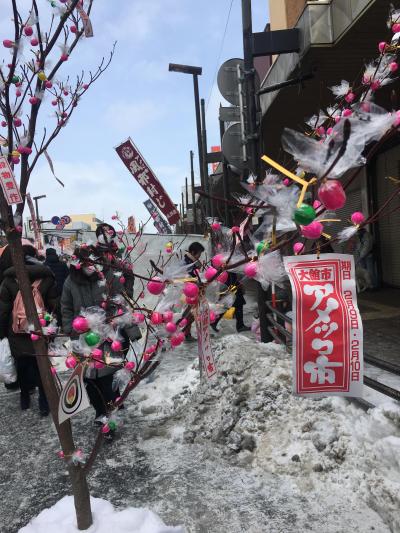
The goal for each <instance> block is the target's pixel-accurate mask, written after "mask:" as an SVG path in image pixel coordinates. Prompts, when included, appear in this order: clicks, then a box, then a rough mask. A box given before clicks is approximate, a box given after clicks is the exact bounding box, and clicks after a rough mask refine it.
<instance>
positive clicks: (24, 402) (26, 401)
mask: <svg viewBox="0 0 400 533" xmlns="http://www.w3.org/2000/svg"><path fill="white" fill-rule="evenodd" d="M20 402H21V409H22V411H26V410H27V409H29V407H30V406H31V399H30V397H29V392H25V391H24V392H21V396H20Z"/></svg>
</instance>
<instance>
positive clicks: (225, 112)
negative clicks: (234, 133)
mask: <svg viewBox="0 0 400 533" xmlns="http://www.w3.org/2000/svg"><path fill="white" fill-rule="evenodd" d="M219 120H220V121H221V122H240V109H239V107H235V106H234V107H220V108H219Z"/></svg>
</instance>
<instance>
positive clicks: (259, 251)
mask: <svg viewBox="0 0 400 533" xmlns="http://www.w3.org/2000/svg"><path fill="white" fill-rule="evenodd" d="M268 248H269V243H268V242H265V241H261V242H259V243H258V244H257V247H256V252H257V255H260V254H262V253H263V252H265V251H266V250H268Z"/></svg>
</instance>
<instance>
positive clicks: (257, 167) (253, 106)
mask: <svg viewBox="0 0 400 533" xmlns="http://www.w3.org/2000/svg"><path fill="white" fill-rule="evenodd" d="M242 23H243V54H244V55H243V59H244V83H245V93H246V126H247V128H246V137H247V147H248V150H247V154H248V156H249V158H250V161H249V163H250V165H249V166H250V170H251V171H252V172H253V174H254V176H255V178H256V182H257V183H261V182H262V175H261V173H262V171H261V153H260V138H259V132H258V126H257V107H258V106H257V103H256V97H257V96H256V88H255V69H254V58H253V52H254V50H253V23H252V13H251V0H242ZM270 294H271V292H270V291H268V292H267V291H264V290H263V288H262V287H261V284H260V283H257V303H258V315H259V319H260V333H261V342H271V341H272V340H273V337H272V335H271V333H270V332H269V331H268V317H267V312H268V311H267V305H266V302H267V300H269V299H270Z"/></svg>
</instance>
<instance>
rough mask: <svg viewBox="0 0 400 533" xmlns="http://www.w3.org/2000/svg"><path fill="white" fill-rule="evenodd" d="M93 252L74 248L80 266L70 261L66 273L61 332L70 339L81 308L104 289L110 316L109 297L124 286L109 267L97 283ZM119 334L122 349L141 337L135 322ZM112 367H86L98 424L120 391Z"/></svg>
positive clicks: (94, 303) (99, 299) (96, 301)
mask: <svg viewBox="0 0 400 533" xmlns="http://www.w3.org/2000/svg"><path fill="white" fill-rule="evenodd" d="M95 253H97V252H96V250H95V249H94V248H93V247H87V248H80V249H76V250H75V252H74V255H75V256H76V257H77V258H79V261H80V268H78V269H77V268H75V266H74V265H71V267H70V274H69V277H68V278H67V280H66V282H65V284H64V288H63V293H62V296H61V315H62V323H63V330H64V333H65V334H67V335H69V336H70V337H71V339H72V340H77V339H78V338H79V334H77V333H76V332H75V331H74V330H73V328H72V322H73V320H74V318H75V317H77V316H79V315H80V314H81V313H82V311H83V310H84V309H87V308H91V307H101V305H102V303H103V302H104V293H105V290H107V300H108V301H109V302H111V303H110V304H109V307H108V308H107V309H106V315H107V316H113V314H114V313H115V311H116V310H115V306H114V305H113V304H112V299H113V297H115V296H117V295H118V294H121V292H122V291H123V290H124V287H123V285H121V283H120V281H119V279H118V278H117V277H116V276H115V275H114V271H113V270H112V269H111V268H110V269H107V270H105V271H103V274H104V277H105V284H104V283H99V281H100V277H99V273H98V272H97V270H96V268H95V267H94V266H93V264H92V261H91V257H92V254H95ZM105 287H107V289H105ZM121 335H122V337H123V339H124V342H123V350H124V351H125V352H126V351H128V349H129V341H134V340H137V339H139V338H140V337H141V333H140V330H139V328H138V326H136V325H135V324H133V325H130V326H125V327H124V328H123V329H122V330H121ZM100 347H102V346H100ZM115 371H116V370H115V368H112V367H110V366H105V367H104V368H101V369H94V368H88V369H86V371H85V383H86V390H87V393H88V396H89V399H90V402H91V404H92V406H93V407H94V409H95V411H96V416H95V424H97V425H101V424H102V420H103V418H104V416H106V415H107V405H108V404H109V403H111V402H113V401H114V400H115V399H116V397H117V396H118V395H119V394H118V392H114V391H113V374H114V373H115Z"/></svg>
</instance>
